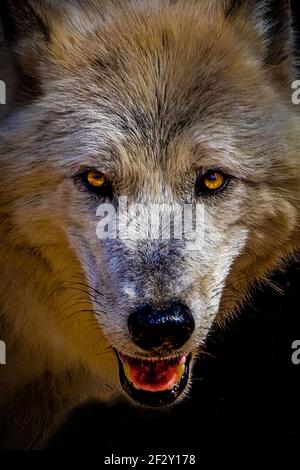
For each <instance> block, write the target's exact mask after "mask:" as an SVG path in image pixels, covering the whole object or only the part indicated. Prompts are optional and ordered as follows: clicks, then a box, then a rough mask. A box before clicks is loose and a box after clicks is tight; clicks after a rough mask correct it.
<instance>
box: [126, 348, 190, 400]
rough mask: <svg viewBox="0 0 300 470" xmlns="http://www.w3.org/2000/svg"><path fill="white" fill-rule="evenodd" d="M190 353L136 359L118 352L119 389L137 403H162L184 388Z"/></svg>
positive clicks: (186, 380) (177, 394)
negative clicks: (168, 357) (167, 357)
mask: <svg viewBox="0 0 300 470" xmlns="http://www.w3.org/2000/svg"><path fill="white" fill-rule="evenodd" d="M191 357H192V355H191V354H189V355H188V356H179V357H174V358H171V359H162V358H159V359H153V358H151V359H136V358H132V357H129V356H126V355H125V354H122V353H118V361H119V375H120V382H121V385H122V387H123V390H124V391H125V392H126V393H127V394H128V395H129V396H130V397H131V398H132V399H133V400H134V401H135V402H137V403H140V404H142V405H146V406H165V405H169V404H171V403H174V402H175V401H176V400H177V398H178V397H179V396H180V395H181V394H182V392H183V391H184V390H185V388H186V386H187V382H188V378H189V370H190V362H191Z"/></svg>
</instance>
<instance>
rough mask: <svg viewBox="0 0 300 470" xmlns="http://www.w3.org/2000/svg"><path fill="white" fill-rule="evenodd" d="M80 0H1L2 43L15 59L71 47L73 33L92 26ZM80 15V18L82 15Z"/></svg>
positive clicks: (33, 57) (83, 31)
mask: <svg viewBox="0 0 300 470" xmlns="http://www.w3.org/2000/svg"><path fill="white" fill-rule="evenodd" d="M84 3H85V1H80V0H1V1H0V20H1V24H2V30H3V36H4V40H5V41H6V44H8V46H9V47H11V48H12V49H14V51H15V53H16V54H17V56H18V60H21V61H22V60H24V62H26V67H27V70H28V66H29V65H30V64H29V63H30V62H31V63H33V62H34V60H35V59H38V60H39V61H41V60H42V59H43V57H44V55H45V54H46V55H47V53H49V52H51V55H52V57H55V54H56V53H57V54H58V55H59V54H60V53H61V55H63V53H64V50H69V49H71V48H72V44H74V43H75V42H76V35H79V36H82V35H84V34H85V33H86V32H87V30H88V29H89V28H92V20H91V16H92V15H91V14H90V15H88V12H87V11H86V10H85V9H84ZM82 17H83V18H82Z"/></svg>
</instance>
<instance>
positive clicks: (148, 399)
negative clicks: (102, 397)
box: [117, 354, 192, 407]
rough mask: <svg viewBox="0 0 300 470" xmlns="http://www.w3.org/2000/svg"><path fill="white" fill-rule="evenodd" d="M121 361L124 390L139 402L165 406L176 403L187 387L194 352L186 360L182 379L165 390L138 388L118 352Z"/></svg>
mask: <svg viewBox="0 0 300 470" xmlns="http://www.w3.org/2000/svg"><path fill="white" fill-rule="evenodd" d="M117 357H118V362H119V377H120V382H121V386H122V388H123V390H124V392H125V393H126V394H127V395H128V396H129V397H130V398H131V399H132V400H133V401H134V402H135V403H137V404H139V405H142V406H148V407H164V406H168V405H172V404H173V403H175V402H176V401H177V400H178V399H179V398H180V396H181V395H182V394H183V392H184V390H185V389H186V387H187V384H188V380H189V373H190V363H191V359H192V354H189V356H187V358H186V361H185V369H184V373H183V375H182V377H181V378H180V380H179V381H178V382H177V383H175V384H174V386H173V387H172V388H170V389H168V390H164V391H148V390H143V389H142V388H136V387H135V386H134V384H133V383H131V382H130V381H129V380H128V379H127V377H126V375H125V372H124V367H123V362H122V360H121V359H120V356H119V354H117Z"/></svg>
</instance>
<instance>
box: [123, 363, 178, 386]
mask: <svg viewBox="0 0 300 470" xmlns="http://www.w3.org/2000/svg"><path fill="white" fill-rule="evenodd" d="M130 369H131V380H132V382H133V384H134V386H135V387H136V388H139V389H142V390H146V391H148V392H161V391H164V390H168V389H170V388H172V387H173V386H174V385H175V383H176V381H177V380H178V373H177V369H178V365H174V364H168V363H167V362H165V361H158V362H149V363H146V362H143V363H141V364H140V365H138V366H136V365H134V366H133V365H131V366H130Z"/></svg>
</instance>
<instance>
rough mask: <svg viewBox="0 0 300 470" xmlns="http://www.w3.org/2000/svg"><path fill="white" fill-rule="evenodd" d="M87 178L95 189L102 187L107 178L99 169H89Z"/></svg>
mask: <svg viewBox="0 0 300 470" xmlns="http://www.w3.org/2000/svg"><path fill="white" fill-rule="evenodd" d="M86 180H87V182H88V184H89V185H90V186H92V187H93V188H95V189H99V188H102V187H103V186H104V185H105V183H106V178H105V176H104V175H103V173H99V172H98V171H94V170H91V171H88V172H87V173H86Z"/></svg>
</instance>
